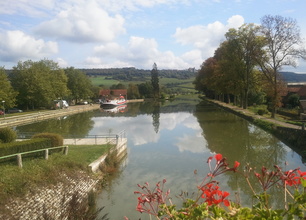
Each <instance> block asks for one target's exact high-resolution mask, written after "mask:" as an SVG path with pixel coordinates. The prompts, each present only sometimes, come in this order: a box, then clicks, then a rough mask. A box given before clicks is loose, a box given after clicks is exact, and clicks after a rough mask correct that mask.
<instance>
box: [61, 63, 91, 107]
mask: <svg viewBox="0 0 306 220" xmlns="http://www.w3.org/2000/svg"><path fill="white" fill-rule="evenodd" d="M65 74H66V76H67V77H68V82H67V86H68V88H69V90H70V92H71V93H70V98H71V99H73V100H75V103H78V101H79V100H81V99H85V100H86V99H88V98H89V97H92V95H93V94H92V90H91V89H92V83H91V81H90V79H89V78H88V77H87V76H86V74H85V73H83V72H82V71H80V70H77V69H74V68H73V67H70V68H66V69H65Z"/></svg>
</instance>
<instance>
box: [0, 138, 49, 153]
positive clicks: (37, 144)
mask: <svg viewBox="0 0 306 220" xmlns="http://www.w3.org/2000/svg"><path fill="white" fill-rule="evenodd" d="M49 147H51V141H50V139H46V138H37V139H33V140H26V141H16V142H13V143H5V144H1V145H0V157H2V156H6V155H11V154H17V153H22V152H27V151H33V150H39V149H44V148H49Z"/></svg>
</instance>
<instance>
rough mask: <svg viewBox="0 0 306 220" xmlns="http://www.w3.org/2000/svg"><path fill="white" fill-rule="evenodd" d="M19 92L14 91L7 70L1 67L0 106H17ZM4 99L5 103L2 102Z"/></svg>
mask: <svg viewBox="0 0 306 220" xmlns="http://www.w3.org/2000/svg"><path fill="white" fill-rule="evenodd" d="M17 94H18V93H17V92H16V91H14V89H13V87H12V85H11V83H10V81H9V80H8V77H7V75H6V72H5V70H4V68H3V67H0V106H1V107H0V108H2V107H3V106H2V105H3V104H4V105H5V106H4V107H5V108H11V107H14V106H15V103H16V96H17ZM2 101H4V103H2Z"/></svg>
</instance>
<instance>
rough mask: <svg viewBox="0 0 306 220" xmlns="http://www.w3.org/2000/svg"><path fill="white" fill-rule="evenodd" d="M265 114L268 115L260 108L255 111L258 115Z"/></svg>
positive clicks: (265, 110) (266, 111)
mask: <svg viewBox="0 0 306 220" xmlns="http://www.w3.org/2000/svg"><path fill="white" fill-rule="evenodd" d="M267 113H268V110H267V109H262V108H260V109H258V110H257V114H258V115H264V114H267Z"/></svg>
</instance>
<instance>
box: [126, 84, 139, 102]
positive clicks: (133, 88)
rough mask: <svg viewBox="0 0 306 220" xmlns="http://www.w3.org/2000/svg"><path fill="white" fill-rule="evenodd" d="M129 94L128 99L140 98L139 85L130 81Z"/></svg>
mask: <svg viewBox="0 0 306 220" xmlns="http://www.w3.org/2000/svg"><path fill="white" fill-rule="evenodd" d="M127 95H128V99H139V98H140V94H139V90H138V86H137V85H135V84H132V83H130V84H129V86H128V92H127Z"/></svg>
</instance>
